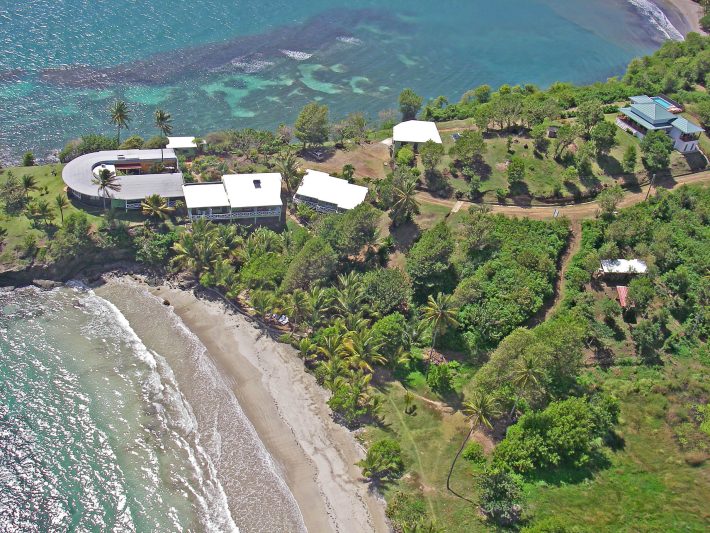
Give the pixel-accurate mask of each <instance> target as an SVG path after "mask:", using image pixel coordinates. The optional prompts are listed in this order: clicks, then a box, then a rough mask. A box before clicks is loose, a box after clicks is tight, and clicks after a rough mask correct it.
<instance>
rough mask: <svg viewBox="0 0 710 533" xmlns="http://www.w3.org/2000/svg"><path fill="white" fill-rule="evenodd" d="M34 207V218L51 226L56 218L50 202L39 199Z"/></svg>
mask: <svg viewBox="0 0 710 533" xmlns="http://www.w3.org/2000/svg"><path fill="white" fill-rule="evenodd" d="M33 203H34V202H33ZM32 207H33V209H32V216H33V217H35V218H37V219H39V220H42V221H43V222H44V223H45V224H49V223H50V222H51V220H52V218H54V212H53V211H52V206H50V205H49V202H48V201H47V200H44V199H38V200H37V202H36V203H34V205H33V206H32Z"/></svg>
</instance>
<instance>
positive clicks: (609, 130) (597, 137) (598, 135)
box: [590, 120, 633, 154]
mask: <svg viewBox="0 0 710 533" xmlns="http://www.w3.org/2000/svg"><path fill="white" fill-rule="evenodd" d="M617 130H618V128H617V126H616V124H612V123H611V122H607V121H606V120H602V121H601V122H599V123H598V124H596V125H595V126H593V127H592V129H591V132H590V137H591V139H592V142H593V143H594V148H595V149H596V151H597V154H606V153H608V152H609V151H610V150H611V149H612V148H614V147H615V146H616V145H617V144H618V141H617V140H616V132H617ZM632 146H633V145H632Z"/></svg>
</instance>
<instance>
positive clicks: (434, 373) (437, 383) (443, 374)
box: [426, 364, 451, 394]
mask: <svg viewBox="0 0 710 533" xmlns="http://www.w3.org/2000/svg"><path fill="white" fill-rule="evenodd" d="M426 382H427V385H429V388H430V389H431V390H433V391H434V392H437V393H439V394H443V393H446V392H447V391H449V390H450V389H451V370H450V369H449V365H447V364H442V365H434V366H433V367H431V368H430V369H429V372H427V376H426Z"/></svg>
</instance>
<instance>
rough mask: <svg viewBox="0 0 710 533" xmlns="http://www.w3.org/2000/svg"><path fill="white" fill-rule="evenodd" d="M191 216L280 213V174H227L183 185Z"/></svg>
mask: <svg viewBox="0 0 710 533" xmlns="http://www.w3.org/2000/svg"><path fill="white" fill-rule="evenodd" d="M183 194H184V196H185V206H186V207H187V211H188V214H189V216H190V219H191V220H195V219H199V218H206V219H208V220H233V219H252V218H254V219H257V218H274V217H278V218H280V217H281V213H282V210H283V201H282V200H281V174H275V173H274V174H229V175H226V176H222V181H218V182H213V183H187V184H185V185H183Z"/></svg>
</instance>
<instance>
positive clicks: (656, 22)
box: [629, 0, 684, 41]
mask: <svg viewBox="0 0 710 533" xmlns="http://www.w3.org/2000/svg"><path fill="white" fill-rule="evenodd" d="M629 2H630V3H631V5H633V6H634V7H635V8H636V9H637V10H638V11H639V12H640V13H641V14H642V15H644V16H645V17H647V18H648V20H649V21H650V22H651V24H652V25H653V27H654V28H656V29H657V30H658V31H659V32H660V33H661V34H662V35H664V36H665V37H666V39H672V40H674V41H683V40H684V37H683V34H682V33H681V32H680V31H678V28H676V27H675V26H674V25H673V23H672V22H671V21H670V20H669V19H668V17H667V16H666V14H665V13H664V12H663V10H662V9H661V8H660V7H658V5H656V4H654V3H653V2H652V1H651V0H629Z"/></svg>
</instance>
